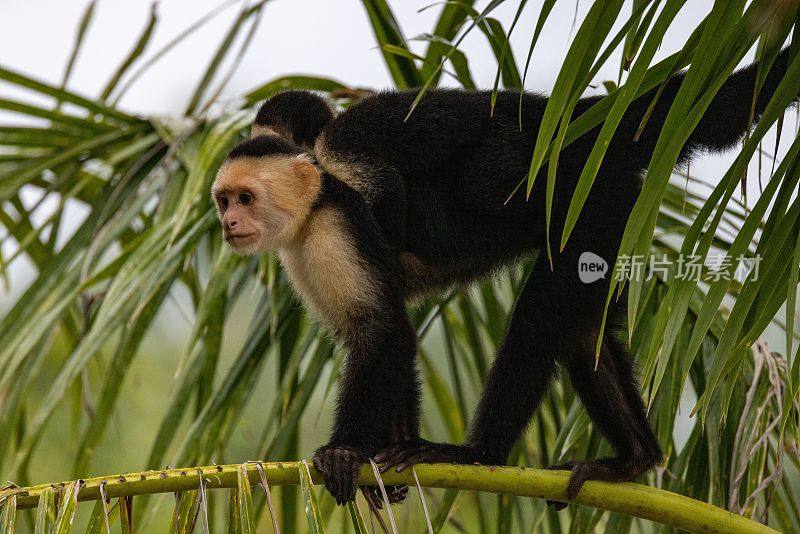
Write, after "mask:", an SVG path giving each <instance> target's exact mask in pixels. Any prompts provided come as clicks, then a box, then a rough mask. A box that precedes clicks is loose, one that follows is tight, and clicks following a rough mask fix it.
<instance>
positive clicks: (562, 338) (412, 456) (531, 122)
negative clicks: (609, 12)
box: [262, 52, 787, 503]
mask: <svg viewBox="0 0 800 534" xmlns="http://www.w3.org/2000/svg"><path fill="white" fill-rule="evenodd" d="M786 66H787V53H786V52H783V53H782V54H781V55H780V56H779V57H778V59H777V61H776V64H775V65H774V66H773V68H772V69H771V72H770V73H769V75H768V76H767V78H766V82H765V84H764V87H763V88H762V91H761V94H760V96H759V98H758V99H757V103H756V106H755V118H756V119H757V118H758V116H759V115H760V114H761V113H762V112H763V110H764V108H765V106H766V103H767V102H768V100H769V98H770V97H771V96H772V94H773V93H774V91H775V89H776V87H777V85H778V83H779V82H780V80H781V77H782V75H783V73H784V72H785V70H786ZM755 77H756V67H755V66H751V67H749V68H747V69H744V70H742V71H740V72H738V73H736V74H734V75H733V76H732V77H731V78H730V79H729V80H728V81H727V82H726V83H725V84H724V86H723V87H722V88H721V90H720V91H719V93H718V94H717V96H716V97H715V98H714V100H713V101H712V103H711V105H710V107H709V109H708V111H707V112H706V114H705V115H704V116H703V118H702V120H701V121H700V124H699V125H698V126H697V128H696V129H695V130H694V132H693V133H692V134H691V136H690V137H689V139H688V141H687V143H686V145H685V146H684V148H683V150H682V152H681V156H680V161H681V162H683V161H686V160H687V159H688V158H689V157H690V156H691V155H692V153H694V152H696V151H698V150H708V151H719V150H723V149H725V148H729V147H732V146H733V145H734V144H735V143H736V142H737V141H738V140H740V139H741V138H742V136H743V135H744V134H745V132H746V130H747V128H748V125H749V119H750V111H751V102H752V94H753V88H754V84H755ZM682 80H683V75H680V74H679V75H677V76H675V77H674V78H672V79H671V80H670V81H669V82H668V83H667V84H666V86H665V89H664V91H663V93H662V94H661V95H660V97H659V99H658V101H657V104H656V106H655V108H654V110H653V112H652V115H651V116H650V119H649V121H648V122H647V126H646V127H645V128H644V130H643V132H642V133H641V136H640V138H639V139H638V141H635V140H634V137H635V134H636V132H637V130H638V129H639V126H640V124H641V121H642V118H643V117H644V115H645V112H646V110H647V108H648V107H649V105H650V103H651V102H652V100H653V97H654V96H655V90H653V91H651V92H649V93H647V94H645V95H643V96H642V97H640V98H638V99H637V100H636V101H634V102H633V104H632V105H631V106H630V108H629V109H628V111H627V113H626V114H625V116H624V117H623V120H622V121H621V123H620V125H619V127H618V129H617V132H616V134H615V136H614V139H613V141H612V143H611V145H610V146H609V148H608V152H607V154H606V157H605V160H604V162H603V165H602V167H601V169H600V172H599V174H598V176H597V179H596V181H595V183H594V186H593V188H592V190H591V193H590V195H589V198H588V201H587V203H586V205H585V208H584V210H583V212H582V215H581V217H580V219H579V221H578V223H577V225H576V227H575V228H574V230H573V232H572V235H571V237H570V240H569V242H568V244H567V246H566V249H565V250H564V251H563V252H562V253H560V254H556V255H555V257H554V265H553V266H552V269H551V267H550V266H549V265H548V263H547V259H546V254H540V256H539V259H538V261H537V262H536V264H535V266H534V268H533V270H532V272H531V274H530V276H529V278H528V279H527V281H526V283H525V285H524V288H523V290H522V291H521V293H520V295H519V297H518V300H517V303H516V307H515V311H514V314H513V317H512V319H511V321H510V324H509V327H508V332H507V336H506V339H505V341H504V342H503V344H502V346H501V347H500V349H499V352H498V355H497V358H496V360H495V362H494V364H493V366H492V369H491V371H490V373H489V376H488V378H487V381H486V387H485V389H484V392H483V396H482V398H481V400H480V404H479V406H478V408H477V412H476V415H475V417H474V421H473V425H472V429H471V431H470V434H469V437H468V439H467V440H466V442H465V443H464V444H461V445H449V444H435V443H430V442H427V441H425V440H422V439H420V437H419V432H418V430H419V385H418V382H417V377H416V372H415V367H414V354H415V350H416V349H415V336H414V332H413V330H412V329H411V326H410V324H409V322H408V318H407V316H406V312H405V309H404V301H405V300H407V299H408V298H409V297H412V296H414V294H415V293H420V292H424V291H425V290H428V289H441V288H442V287H445V286H448V285H455V284H461V283H464V282H468V281H470V280H474V279H477V278H479V277H481V276H484V275H486V274H488V273H490V272H492V271H494V270H496V269H498V268H500V267H502V266H504V265H508V264H510V263H511V262H514V261H516V260H518V259H519V258H521V257H523V256H525V255H527V254H529V253H531V251H533V250H536V249H539V250H541V249H542V248H543V247H544V246H545V239H546V238H545V224H544V221H545V219H544V216H545V214H544V202H545V184H546V170H542V171H541V172H540V176H538V177H537V180H536V183H535V186H534V189H533V192H532V195H531V197H530V200H529V201H526V200H525V198H524V194H517V195H515V196H514V197H513V198H512V199H511V201H510V202H508V203H507V204H506V203H505V201H506V199H507V198H508V196H509V193H510V192H511V191H512V190H513V189H514V187H515V186H516V185H517V184H518V183H519V182H520V180H521V179H523V178H524V177H525V176H526V174H527V172H528V167H529V164H530V160H531V155H532V150H533V146H534V144H535V141H536V134H537V131H538V128H539V125H540V122H541V120H542V116H543V112H544V109H545V106H546V104H547V99H546V98H545V97H543V96H539V95H535V94H526V95H524V98H523V114H522V128H521V129H520V128H519V124H518V107H517V106H518V99H519V94H518V93H516V92H501V93H500V94H499V95H498V98H497V105H496V107H495V110H494V114H493V115H492V114H490V109H489V105H490V93H489V92H488V91H475V92H471V91H462V90H452V89H441V90H433V91H430V92H429V93H428V94H426V96H425V97H424V98H423V99H422V101H421V102H420V104H419V106H418V108H417V109H416V110H415V111H414V113H413V114H412V115H411V117H410V118H409V119H408V120H407V121H406V120H405V118H406V115H407V113H408V110H409V108H410V106H411V103H412V101H413V100H414V98H415V96H416V92H415V91H406V92H384V93H380V94H377V95H374V96H371V97H368V98H365V99H364V100H362V101H360V102H358V103H356V104H354V105H353V106H352V107H350V108H349V109H348V110H347V111H345V112H343V113H342V114H341V115H339V116H338V117H336V118H335V119H333V120H332V121H330V117H329V116H328V115H327V112H322V114H321V115H320V117H319V122H320V123H326V124H327V126H325V128H324V129H323V130H322V131H323V133H324V136H325V148H324V149H325V150H327V152H328V153H329V154H333V156H334V157H336V158H337V159H340V160H346V161H348V162H351V163H353V164H355V165H357V166H358V167H359V169H360V170H361V172H362V175H363V176H366V177H368V180H369V188H367V189H365V190H364V191H355V190H353V189H352V188H350V187H349V186H347V185H345V184H344V183H342V181H340V180H339V179H337V178H336V177H333V176H329V175H326V177H325V184H324V187H323V192H322V195H321V197H320V200H319V202H320V205H333V206H337V207H338V209H339V210H340V211H341V213H342V214H343V216H344V217H345V219H346V221H347V224H348V227H349V228H350V231H351V232H352V236H353V238H354V241H355V243H356V246H357V248H358V253H359V254H360V255H361V257H362V260H363V261H364V262H365V263H366V264H368V265H369V266H370V269H371V272H372V274H373V275H374V277H375V280H376V281H377V283H378V284H379V286H380V287H381V294H382V298H381V302H380V303H379V304H378V305H377V306H376V308H375V309H373V310H368V311H367V312H366V313H354V315H353V317H352V322H351V325H350V326H349V327H346V328H345V329H344V330H346V331H342V332H337V337H338V338H339V339H340V340H342V342H343V344H344V345H345V346H346V348H347V349H348V350H349V352H350V355H349V358H348V360H347V363H346V367H345V370H344V376H343V380H342V384H341V390H340V394H339V403H338V408H337V412H336V423H335V425H334V429H333V434H332V437H331V441H330V443H329V444H328V445H326V446H324V447H322V448H320V449H319V450H318V451H317V453H316V454H315V464H316V465H317V467H318V468H319V469H320V470H321V471H322V472H323V473H324V474H325V480H326V485H327V487H328V489H329V490H330V491H331V493H333V495H334V496H335V497H336V498H337V501H338V502H340V503H341V502H345V501H347V500H348V499H351V498H353V496H354V491H355V477H354V473H355V472H356V471H355V470H356V469H357V467H358V462H359V461H364V460H365V459H366V458H367V457H369V456H373V455H375V454H376V453H377V456H376V457H375V458H376V460H377V461H378V462H380V463H382V464H383V468H384V469H388V468H389V467H397V468H399V469H402V468H405V467H406V466H408V465H412V464H413V463H416V462H458V463H472V462H481V463H487V464H502V463H504V462H505V461H506V459H507V456H508V454H509V452H510V450H511V448H512V446H513V445H514V443H515V441H516V440H517V439H518V438H519V436H520V435H521V434H522V432H523V431H524V429H525V427H526V426H527V424H528V422H529V420H530V418H531V416H532V414H533V413H534V411H535V410H536V408H537V407H538V405H539V403H540V402H541V399H542V397H543V395H544V394H545V392H546V389H547V387H548V384H549V383H550V381H551V379H552V378H553V377H554V376H555V374H556V364H557V363H559V364H560V365H561V366H562V367H563V368H565V369H566V370H567V371H568V373H569V376H570V379H571V381H572V384H573V386H574V388H575V390H576V391H577V393H578V394H579V395H580V398H581V400H582V401H583V403H584V404H585V406H586V409H587V411H588V412H589V415H590V416H591V418H592V421H593V422H594V424H595V426H596V428H597V429H598V430H600V431H601V433H602V434H603V435H604V436H605V437H606V438H607V439H608V441H609V442H610V443H611V445H612V447H613V449H614V452H615V454H616V457H615V458H609V459H603V460H597V461H589V462H579V463H572V464H569V465H567V466H565V467H566V468H569V469H571V470H572V477H571V481H570V485H569V490H568V493H567V495H568V497H569V498H570V499H571V498H574V497H575V496H576V495H577V493H578V491H579V490H580V487H581V485H582V484H583V482H584V481H585V480H587V479H603V480H631V479H633V478H635V477H636V476H638V475H640V474H642V473H644V472H645V471H647V470H649V469H650V468H651V467H653V465H655V464H656V463H658V462H659V461H660V459H661V450H660V448H659V445H658V443H657V441H656V438H655V436H654V435H653V432H652V431H651V429H650V426H649V425H648V422H647V418H646V414H645V409H644V406H643V403H642V400H641V397H640V394H639V387H638V385H637V383H636V379H635V377H634V372H633V367H632V363H631V357H630V355H629V353H628V350H627V348H626V347H625V345H624V344H623V343H622V342H620V341H619V340H618V339H617V338H616V337H615V335H614V334H615V332H606V333H605V334H604V338H603V342H602V349H601V351H602V354H601V357H600V361H599V367H598V369H597V370H596V371H595V370H594V365H595V360H594V348H595V346H596V342H597V336H598V331H599V325H600V323H601V317H602V314H603V310H604V304H605V296H606V294H607V291H608V280H607V279H601V280H599V281H597V282H595V283H592V284H584V283H581V282H580V280H579V278H578V257H579V256H580V254H581V253H582V252H584V251H591V252H594V253H595V254H597V255H599V256H601V257H603V258H604V259H605V260H606V261H607V262H608V264H609V265H613V264H614V260H615V259H616V255H617V251H618V248H619V244H620V239H621V236H622V232H623V229H624V227H625V224H626V221H627V218H628V215H629V213H630V211H631V208H632V207H633V204H634V202H635V201H636V198H637V196H638V194H639V191H640V180H641V176H642V173H643V171H644V170H645V168H646V166H647V164H648V163H649V160H650V157H651V155H652V153H653V150H654V148H655V144H656V141H657V139H658V136H659V134H660V130H661V126H662V124H663V121H664V119H665V117H666V115H667V112H668V110H669V108H670V106H671V104H672V102H673V100H674V98H675V95H676V93H677V91H678V89H679V87H680V84H681V82H682ZM308 98H317V97H313V96H311V95H306V96H303V94H302V93H296V92H294V93H285V94H283V95H279V96H278V97H276V98H275V99H273V100H271V101H269V102H268V103H267V104H265V105H264V107H262V111H263V110H264V109H270V110H273V111H271V113H273V114H277V115H276V116H279V117H280V120H281V121H284V122H282V123H281V126H282V127H288V128H289V129H290V130H292V131H295V129H296V130H297V131H298V132H300V133H299V134H298V135H299V136H300V137H303V138H304V139H305V141H306V142H307V141H309V139H308V138H307V137H306V136H307V135H308V132H310V131H312V130H313V128H308V127H307V125H308V124H309V123H310V122H309V121H311V122H313V118H312V117H309V116H308V115H305V113H307V112H309V110H311V109H313V106H309V105H308ZM598 99H599V97H592V98H585V99H582V100H581V101H580V103H579V104H578V107H577V109H576V112H575V113H576V115H580V114H581V113H583V112H585V111H586V110H587V109H589V108H590V107H591V106H592V105H593V104H595V103H596V102H597V101H598ZM279 104H280V106H279ZM284 106H285V108H283V107H284ZM278 107H281V109H285V111H275V110H276V109H277V108H278ZM317 107H319V106H317ZM326 109H327V107H326ZM286 116H291V117H292V121H294V120H297V121H299V122H296V123H295V122H290V123H288V124H287V123H286V122H285V117H286ZM263 120H264V121H265V122H262V124H264V125H269V124H270V123H269V119H268V118H267V116H266V115H265V117H264V118H263ZM599 130H600V128H599V127H597V128H595V129H594V130H592V131H591V132H589V133H587V134H586V135H584V136H583V137H581V138H579V139H578V140H576V141H575V142H573V143H572V144H570V145H569V146H567V147H566V148H564V150H563V151H562V152H561V155H560V158H559V165H558V179H557V182H556V189H555V200H554V212H553V218H552V221H551V235H552V236H553V240H554V242H553V250H554V251H557V250H558V242H557V240H558V239H560V236H561V230H562V228H563V221H564V216H565V214H566V209H567V207H568V206H569V203H570V199H571V197H572V193H573V191H574V188H575V185H576V183H577V180H578V177H579V175H580V173H581V170H582V168H583V165H584V162H585V161H586V157H587V155H588V154H589V152H590V151H591V149H592V147H593V146H594V143H595V139H596V138H597V135H598V133H599ZM318 155H319V154H318ZM321 161H322V158H321ZM409 255H412V256H413V257H414V258H416V260H417V261H418V262H420V263H421V264H423V265H424V266H425V267H426V269H427V270H428V271H429V272H430V273H431V274H429V275H427V276H421V277H420V275H419V274H413V273H412V272H411V270H410V269H408V268H407V266H405V264H404V262H403V258H407V257H409ZM414 277H416V279H415V280H410V279H411V278H414ZM334 283H335V281H334ZM609 314H610V318H609V324H612V325H613V324H620V323H621V322H622V319H623V318H624V314H625V310H624V309H623V308H622V307H621V306H614V307H613V308H612V309H611V310H610V311H609ZM397 429H401V430H400V431H398V430H397Z"/></svg>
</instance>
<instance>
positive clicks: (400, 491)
mask: <svg viewBox="0 0 800 534" xmlns="http://www.w3.org/2000/svg"><path fill="white" fill-rule="evenodd" d="M359 488H360V489H361V493H362V494H363V495H364V498H365V499H367V500H368V501H369V502H370V503H372V505H373V506H374V507H375V508H378V509H379V510H380V509H383V502H384V501H383V493H382V492H381V489H380V488H379V487H378V486H359ZM407 495H408V486H386V496H387V497H388V498H389V504H397V503H400V502H403V501H404V500H405V499H406V496H407Z"/></svg>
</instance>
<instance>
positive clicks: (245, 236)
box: [225, 234, 256, 244]
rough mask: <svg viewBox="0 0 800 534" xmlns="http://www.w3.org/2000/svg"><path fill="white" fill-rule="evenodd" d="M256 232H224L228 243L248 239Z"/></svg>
mask: <svg viewBox="0 0 800 534" xmlns="http://www.w3.org/2000/svg"><path fill="white" fill-rule="evenodd" d="M255 235H256V234H226V235H225V241H227V242H228V243H230V244H234V243H235V242H236V241H238V240H242V241H244V240H248V239H251V238H253V237H255Z"/></svg>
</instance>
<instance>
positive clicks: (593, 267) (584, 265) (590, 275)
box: [578, 252, 608, 284]
mask: <svg viewBox="0 0 800 534" xmlns="http://www.w3.org/2000/svg"><path fill="white" fill-rule="evenodd" d="M607 272H608V263H606V260H604V259H603V258H601V257H600V256H598V255H597V254H595V253H594V252H584V253H583V254H581V257H580V258H578V278H580V279H581V282H583V283H584V284H591V283H592V282H597V281H598V280H600V279H601V278H605V277H606V273H607Z"/></svg>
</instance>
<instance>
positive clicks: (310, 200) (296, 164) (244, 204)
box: [211, 135, 322, 255]
mask: <svg viewBox="0 0 800 534" xmlns="http://www.w3.org/2000/svg"><path fill="white" fill-rule="evenodd" d="M321 179H322V177H321V174H320V171H319V170H318V169H317V167H316V166H315V165H314V164H313V163H312V162H311V159H310V158H309V156H308V155H307V154H306V153H305V152H304V151H303V150H302V149H301V148H300V147H298V146H297V145H294V144H293V143H290V142H289V141H286V140H285V139H282V138H281V137H279V136H277V135H264V136H259V137H255V138H253V139H249V140H247V141H245V142H243V143H241V144H240V145H238V146H237V147H236V148H234V149H233V150H232V151H231V152H230V154H228V157H227V158H226V159H225V161H224V163H223V164H222V166H221V167H220V169H219V171H218V172H217V177H216V180H215V181H214V185H213V187H212V188H211V194H212V197H213V200H214V205H215V206H216V208H217V216H218V217H219V219H220V222H221V223H222V231H223V235H224V237H225V241H226V242H227V243H228V244H229V245H230V246H231V248H233V250H234V251H236V252H237V253H239V254H243V255H252V254H258V253H260V252H263V251H266V250H275V249H278V248H285V247H290V246H291V245H292V244H293V243H294V242H295V241H296V240H297V239H298V238H299V236H300V235H301V232H302V229H303V226H304V225H305V222H306V220H307V219H308V216H309V213H310V212H311V209H312V206H313V204H314V201H315V200H316V198H317V196H318V195H319V192H320V188H321Z"/></svg>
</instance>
